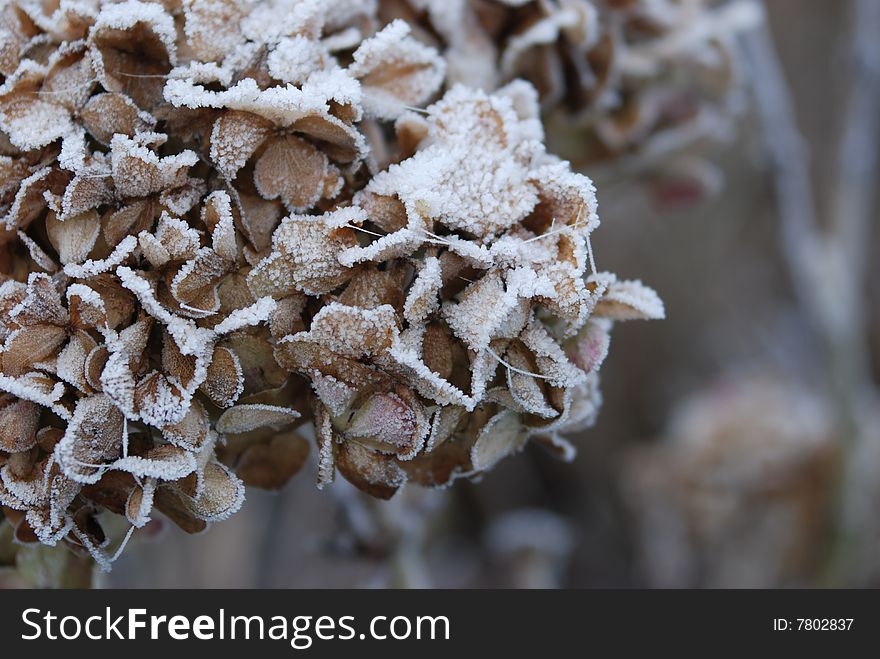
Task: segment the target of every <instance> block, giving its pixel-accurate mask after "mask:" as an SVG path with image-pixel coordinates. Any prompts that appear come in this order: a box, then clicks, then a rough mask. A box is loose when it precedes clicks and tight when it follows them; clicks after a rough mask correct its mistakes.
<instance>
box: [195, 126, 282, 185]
mask: <svg viewBox="0 0 880 659" xmlns="http://www.w3.org/2000/svg"><path fill="white" fill-rule="evenodd" d="M272 128H273V124H272V122H271V121H269V120H268V119H264V118H263V117H260V116H257V115H255V114H252V113H250V112H239V111H237V110H229V111H227V112H224V113H223V114H221V115H220V116H219V117H218V118H217V121H215V122H214V128H213V130H212V131H211V152H210V155H211V160H212V161H213V162H214V165H215V166H216V167H217V171H219V172H220V174H221V175H222V176H224V177H225V178H227V179H229V180H232V179H234V178H235V176H236V174H238V170H240V169H241V168H242V167H244V166H245V163H247V161H248V160H250V158H251V156H252V155H254V153H255V152H256V151H257V149H258V148H259V147H260V145H261V144H262V143H263V142H264V141H265V139H266V138H267V137H269V135H270V133H271V132H272Z"/></svg>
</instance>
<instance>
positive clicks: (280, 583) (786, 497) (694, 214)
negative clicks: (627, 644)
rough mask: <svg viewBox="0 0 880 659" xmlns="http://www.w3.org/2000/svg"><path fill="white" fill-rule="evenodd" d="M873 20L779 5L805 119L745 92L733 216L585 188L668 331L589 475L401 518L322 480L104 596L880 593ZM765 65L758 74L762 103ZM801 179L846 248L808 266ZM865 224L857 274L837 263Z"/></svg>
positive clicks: (597, 438)
mask: <svg viewBox="0 0 880 659" xmlns="http://www.w3.org/2000/svg"><path fill="white" fill-rule="evenodd" d="M875 4H876V3H875ZM855 5H856V3H851V2H832V1H830V0H810V1H809V2H806V1H804V0H772V2H769V3H768V8H767V10H768V21H769V31H770V33H771V35H772V38H773V40H774V41H775V44H776V49H777V50H778V54H779V60H780V62H781V65H782V70H783V72H784V75H785V77H786V78H787V81H788V86H789V88H790V93H791V99H790V100H791V105H792V107H791V108H789V109H790V112H788V114H787V115H786V114H785V113H781V112H775V113H774V112H773V111H772V110H773V107H774V106H773V103H776V104H777V105H778V103H779V100H778V99H775V100H774V99H768V98H766V97H765V98H764V99H763V101H761V100H757V101H756V99H755V97H754V96H753V95H752V94H751V90H750V89H746V90H745V92H746V94H745V95H744V97H743V99H742V103H741V105H742V111H741V113H740V115H739V116H738V118H737V121H736V123H737V125H736V129H737V130H736V134H735V137H734V138H733V139H729V140H728V141H727V143H726V144H724V145H721V146H720V147H719V146H715V147H713V148H712V150H711V151H710V152H706V151H704V152H703V154H702V155H703V156H706V155H707V153H708V156H709V157H710V159H711V161H712V162H713V163H714V166H715V167H716V168H717V171H715V170H712V171H711V172H710V173H711V177H710V178H713V180H714V179H717V180H719V181H720V180H722V179H723V185H722V186H720V187H719V186H715V187H718V189H717V190H715V191H714V193H713V194H709V195H703V197H704V198H701V199H699V200H697V201H691V203H687V204H681V203H676V199H674V198H673V199H672V200H670V199H669V198H664V197H663V196H662V195H660V196H658V194H656V192H657V190H656V186H653V187H652V183H651V182H649V181H645V180H641V179H639V178H638V177H637V175H635V174H628V173H621V172H608V171H603V170H600V169H591V168H590V167H587V168H586V170H585V171H586V173H588V174H590V175H593V176H594V177H595V179H596V180H597V186H598V189H599V201H600V215H601V218H602V225H601V227H600V228H599V229H598V230H597V231H596V232H595V233H594V234H593V246H594V249H595V253H596V256H597V260H598V266H599V268H600V269H607V270H611V271H614V272H616V273H618V274H620V275H621V276H623V277H634V276H639V277H641V278H642V280H643V281H644V282H645V283H647V284H649V285H650V286H652V287H654V288H656V290H657V291H658V292H659V293H660V295H661V296H662V297H663V299H664V301H665V303H666V310H667V320H665V321H662V322H653V323H650V324H647V323H638V324H622V325H620V326H619V327H617V328H616V331H615V332H614V334H613V339H612V344H613V348H612V350H611V352H610V356H609V358H608V360H607V361H606V363H605V365H604V366H603V369H602V380H603V381H602V389H603V393H604V397H605V403H604V408H603V409H602V412H601V414H600V417H599V420H598V423H597V424H596V426H595V427H593V428H591V429H589V430H588V431H586V432H584V433H582V435H581V436H579V437H577V438H574V439H575V444H576V445H577V446H578V449H579V453H578V456H577V458H576V459H575V460H574V461H573V462H571V463H562V462H559V461H557V460H555V459H554V458H553V457H552V456H550V455H549V454H547V453H545V452H544V451H543V450H542V449H540V448H538V447H529V448H528V449H527V450H526V451H525V452H524V453H523V454H522V455H519V456H517V457H514V458H511V459H508V460H506V461H504V462H503V463H502V464H500V465H499V466H498V468H496V469H495V470H494V471H492V472H491V473H490V474H488V475H487V476H486V477H485V478H484V479H483V480H482V482H479V483H468V482H458V483H456V484H455V486H454V487H452V488H451V489H450V490H447V491H423V490H418V489H416V488H408V489H406V491H404V492H403V493H402V494H400V495H398V496H397V497H395V499H393V500H392V501H390V502H378V501H368V500H366V498H364V497H362V496H361V495H359V494H358V493H357V492H356V491H355V490H354V489H353V488H351V487H350V486H348V485H347V483H345V482H344V481H341V480H340V481H338V482H337V483H336V484H335V485H334V486H333V487H331V488H330V489H329V490H328V491H324V492H319V491H318V490H316V488H315V486H314V480H313V478H310V476H309V474H308V473H305V472H303V473H301V474H300V475H299V476H297V477H296V478H294V479H292V481H291V482H290V484H289V485H288V486H287V487H286V488H285V489H284V490H282V491H281V492H280V493H277V494H270V493H265V492H260V491H256V490H251V491H249V493H248V499H247V502H246V503H245V505H244V508H243V509H242V510H241V511H240V512H239V513H238V514H236V515H234V516H233V517H232V518H231V519H230V520H228V521H226V522H223V523H220V524H216V525H214V527H213V528H212V529H211V530H210V532H209V533H207V534H205V535H201V536H186V535H185V534H183V533H182V532H180V531H179V530H178V529H176V528H166V529H157V530H156V533H157V534H158V535H161V536H162V539H161V540H162V541H161V542H151V541H150V540H149V539H146V538H143V537H140V538H138V537H137V536H136V538H135V540H133V541H132V543H131V544H130V545H129V547H128V549H127V551H126V553H125V555H124V556H123V557H122V558H121V559H120V560H119V561H118V563H117V564H116V566H115V569H114V571H113V572H112V573H111V574H110V575H106V576H104V577H102V579H103V581H102V583H103V584H104V585H106V586H111V587H283V588H290V587H387V586H418V587H422V586H426V587H427V586H430V587H444V588H456V587H524V586H529V587H575V588H581V587H712V586H716V587H717V586H721V587H753V586H806V585H813V586H827V585H840V586H880V565H878V564H877V563H880V561H878V559H876V558H874V556H875V555H880V551H877V547H878V544H877V542H878V539H880V531H878V527H880V482H878V481H880V478H878V477H876V476H875V472H876V471H877V467H880V448H878V445H880V423H878V422H877V419H880V406H878V404H877V403H876V399H875V398H874V391H873V385H872V384H871V383H872V382H876V381H877V376H878V375H880V372H878V371H880V323H878V321H880V318H878V308H880V305H878V302H880V288H878V287H877V286H876V283H877V277H878V261H877V258H876V256H877V247H878V241H877V234H876V228H875V224H876V222H875V221H874V220H875V218H876V205H873V204H872V203H871V191H872V189H873V187H874V185H875V183H877V182H878V173H877V169H876V167H875V166H874V164H875V163H874V160H873V158H872V154H873V153H874V152H876V150H877V148H878V146H880V144H878V143H877V139H876V138H877V131H876V127H875V125H874V124H876V122H878V121H880V112H877V111H876V110H877V105H876V102H874V101H876V93H874V95H873V97H872V96H871V93H872V92H871V89H869V87H870V86H869V85H868V86H866V85H863V84H862V82H861V81H862V80H863V78H862V77H859V76H866V77H867V78H868V79H871V76H872V71H871V70H867V71H866V70H863V69H865V65H864V63H863V65H861V66H859V65H857V64H854V62H853V52H852V51H853V45H854V39H855V37H854V34H853V25H854V24H855V23H856V22H855V21H854V20H853V18H854V13H853V12H854V7H855ZM874 13H876V12H874ZM876 35H877V33H875V34H874V36H875V38H876ZM759 41H760V40H759ZM763 45H764V46H766V43H764V44H763ZM759 46H760V43H759ZM759 50H760V48H759ZM759 63H760V66H759V69H760V74H759V75H757V76H756V75H755V73H754V70H753V71H751V72H749V71H748V68H747V66H746V74H745V75H744V81H745V82H746V83H747V84H749V85H751V83H754V87H755V88H756V89H757V88H759V87H760V85H761V83H760V81H759V80H758V78H762V76H763V78H766V76H765V74H767V71H765V70H763V69H762V68H760V67H763V66H766V65H767V63H766V61H763V60H759ZM744 64H745V65H748V57H745V58H744ZM868 68H869V69H870V67H868ZM771 73H772V72H771ZM873 73H876V71H874V72H873ZM874 78H876V76H874ZM765 82H766V79H765ZM770 82H771V83H772V82H773V80H772V78H771V79H770ZM771 86H772V85H771ZM875 87H876V85H875ZM853 90H855V91H853ZM859 90H861V91H859ZM770 91H771V92H772V89H771V90H770ZM852 95H854V96H855V99H853V98H852ZM865 96H867V98H863V97H865ZM762 103H763V105H762ZM860 103H861V105H860ZM866 103H867V105H865V104H866ZM872 103H873V104H872ZM762 108H763V110H762ZM776 109H779V108H778V107H777V108H776ZM768 110H769V111H768ZM780 116H781V118H780ZM786 123H788V124H789V125H788V126H787V128H786V126H785V124H786ZM768 125H769V126H770V131H769V134H768V133H767V131H766V130H765V129H766V128H767V127H768ZM792 130H795V131H799V132H800V135H801V137H802V142H799V140H800V139H801V138H799V137H798V136H797V134H796V133H791V131H792ZM792 136H793V137H794V138H795V139H794V141H792V140H791V139H789V140H788V142H787V143H786V139H787V137H788V138H790V137H792ZM768 138H769V139H768ZM774 141H775V142H776V144H775V146H774V144H773V142H774ZM768 144H770V147H769V148H768ZM786 144H787V146H786ZM793 144H794V146H795V147H797V148H792V145H793ZM570 147H571V145H569V148H570ZM786 149H788V150H787V151H786ZM841 149H843V155H842V156H841V155H840V154H841ZM847 149H849V151H848V150H847ZM853 154H855V155H853ZM850 157H854V158H855V159H856V160H857V161H858V162H857V163H856V165H860V166H853V167H848V166H847V163H848V162H849V159H850ZM850 164H851V163H850ZM804 167H806V168H807V169H806V170H804V169H803V168H804ZM804 173H805V174H806V178H805V177H804V176H802V174H804ZM786 181H787V182H788V183H786ZM798 181H800V183H801V184H803V183H804V181H806V183H807V184H808V185H807V188H808V189H807V193H808V196H809V197H810V198H811V202H808V203H812V204H813V206H814V208H815V216H816V219H815V223H816V225H817V226H816V227H813V228H817V229H818V231H819V232H820V233H819V234H818V235H821V236H829V235H830V236H831V237H832V238H829V239H828V240H824V241H819V242H820V245H819V246H818V247H816V246H815V245H814V248H816V249H814V251H813V252H809V251H808V250H807V254H806V257H803V256H801V257H799V256H798V255H797V254H798V248H797V246H796V245H794V246H793V245H792V244H789V243H790V242H791V241H792V240H794V241H798V240H801V239H805V236H803V235H799V232H798V224H797V223H798V222H806V221H807V219H809V218H804V217H794V218H792V217H791V214H792V210H793V209H794V210H795V211H796V210H797V209H798V206H797V202H796V200H792V199H791V198H789V199H788V201H787V202H786V201H784V200H783V197H785V196H786V195H788V197H792V196H794V197H797V195H798V194H801V196H802V197H803V194H802V193H803V189H802V188H803V187H804V186H803V185H801V186H800V188H799V187H798ZM780 186H781V187H780ZM634 190H637V191H638V193H637V194H634ZM780 191H782V192H783V196H780ZM667 197H668V196H667ZM781 200H783V203H782V204H780V201H781ZM785 213H788V215H789V217H788V218H787V220H784V219H783V217H784V215H785ZM795 215H797V213H795ZM786 221H787V222H789V224H788V225H786V224H785V222H786ZM849 222H852V223H854V224H855V225H857V226H859V227H861V229H862V230H863V233H861V234H858V233H856V239H855V240H853V241H851V244H849V245H846V249H853V250H855V252H856V253H858V254H859V256H858V257H853V255H852V254H850V253H849V252H847V251H846V249H843V248H841V249H840V250H838V249H837V247H838V246H839V245H837V243H835V242H834V236H844V237H845V236H846V235H848V234H847V231H848V229H847V227H849V226H851V225H850V224H848V223H849ZM786 227H787V229H786ZM802 229H803V230H804V231H807V230H808V229H810V226H808V225H807V226H806V227H805V228H803V227H802ZM841 242H843V243H845V242H846V240H845V239H843V238H842V239H841ZM799 258H800V260H798V259H799ZM862 263H864V268H861V267H860V264H862ZM810 273H813V274H812V276H813V279H812V280H811V279H810V277H811V275H810ZM823 287H824V288H823ZM169 526H170V525H169Z"/></svg>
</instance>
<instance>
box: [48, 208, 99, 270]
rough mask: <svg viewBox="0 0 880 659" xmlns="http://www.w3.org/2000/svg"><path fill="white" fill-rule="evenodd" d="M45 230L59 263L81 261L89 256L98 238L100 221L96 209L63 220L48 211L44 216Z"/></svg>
mask: <svg viewBox="0 0 880 659" xmlns="http://www.w3.org/2000/svg"><path fill="white" fill-rule="evenodd" d="M46 232H47V233H48V234H49V242H51V243H52V247H54V248H55V249H56V251H57V252H58V258H59V259H60V260H61V263H63V264H64V265H67V264H68V263H82V262H83V261H85V260H86V259H87V258H88V257H89V253H90V252H91V251H92V248H93V247H94V246H95V242H96V241H97V240H98V234H99V233H100V232H101V223H100V221H99V220H98V213H97V211H94V210H92V211H86V212H85V213H82V214H80V215H76V216H73V217H68V218H67V219H66V220H64V221H63V222H62V221H61V220H59V219H58V218H57V217H56V215H55V213H53V212H51V211H50V212H49V215H48V216H47V217H46Z"/></svg>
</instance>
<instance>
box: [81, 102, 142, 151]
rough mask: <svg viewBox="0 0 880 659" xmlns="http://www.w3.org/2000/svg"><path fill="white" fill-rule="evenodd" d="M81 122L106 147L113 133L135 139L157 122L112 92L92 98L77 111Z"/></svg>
mask: <svg viewBox="0 0 880 659" xmlns="http://www.w3.org/2000/svg"><path fill="white" fill-rule="evenodd" d="M80 119H81V120H82V122H83V126H85V128H86V130H87V131H89V133H91V134H92V136H94V138H95V139H96V140H98V141H99V142H101V143H102V144H108V145H109V144H110V140H111V139H113V136H114V135H115V134H116V133H120V134H122V135H126V136H127V137H134V136H135V135H136V134H137V133H141V132H145V131H149V130H151V129H152V128H153V126H154V125H155V123H156V120H155V119H154V118H153V117H151V116H150V115H148V114H146V113H145V112H143V111H141V110H140V109H139V108H138V106H137V105H135V104H134V102H133V101H132V100H131V99H130V98H128V96H126V95H124V94H116V93H113V92H108V93H103V94H96V95H95V96H92V97H91V98H90V99H89V101H88V103H86V105H85V107H83V109H82V111H81V112H80Z"/></svg>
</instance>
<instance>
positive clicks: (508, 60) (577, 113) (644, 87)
mask: <svg viewBox="0 0 880 659" xmlns="http://www.w3.org/2000/svg"><path fill="white" fill-rule="evenodd" d="M379 5H380V13H381V15H382V17H383V19H384V20H390V19H392V18H394V17H402V18H405V19H406V20H408V21H410V22H411V23H413V24H414V25H415V26H417V27H416V28H415V31H416V34H417V35H418V36H419V38H420V39H422V40H424V41H425V42H426V43H429V44H432V45H435V46H436V47H437V48H438V49H440V50H441V52H443V54H444V57H445V58H446V60H447V61H448V63H449V75H448V80H449V82H450V83H451V84H454V83H456V82H458V83H462V84H467V85H470V86H476V87H480V88H482V89H495V88H497V87H498V86H500V85H503V84H506V83H507V82H509V81H511V80H513V79H516V78H524V79H526V80H529V81H530V82H531V83H532V84H533V85H534V86H535V87H536V88H537V89H538V91H539V93H540V96H541V103H542V108H543V110H544V111H545V112H546V113H547V114H548V115H549V116H550V117H552V121H551V122H550V137H551V138H553V140H552V141H553V143H555V144H560V145H564V144H565V143H566V142H567V141H571V139H572V137H574V136H576V138H577V145H578V146H577V152H576V153H575V152H573V154H572V158H574V159H576V163H577V165H578V166H589V165H593V164H599V163H610V162H616V161H618V160H619V159H621V158H624V157H630V156H632V157H635V159H636V160H637V161H639V166H640V167H642V168H644V167H651V168H653V169H657V168H659V166H660V163H659V162H657V161H658V157H659V156H660V155H666V156H668V154H669V153H670V152H674V153H678V152H681V150H682V148H683V147H685V146H690V147H693V146H694V144H695V143H697V142H700V141H704V140H707V139H715V138H718V137H721V136H722V135H724V134H726V133H729V132H730V123H731V121H732V119H733V118H734V117H735V114H736V113H735V107H736V104H737V99H738V97H739V94H738V90H739V87H740V85H739V78H740V75H739V66H738V53H737V47H736V43H735V37H736V36H737V35H738V34H739V33H741V32H742V31H744V30H746V29H749V28H751V27H753V26H754V25H756V24H757V23H758V22H760V20H761V12H760V8H759V7H758V5H757V4H756V3H754V2H752V1H751V0H727V1H725V2H713V1H711V0H379ZM693 162H694V159H693V157H691V158H690V159H685V158H684V157H683V156H682V157H681V158H679V159H678V160H677V161H676V162H675V163H673V164H670V163H664V164H663V166H664V169H666V168H668V170H669V171H668V172H667V174H668V175H670V176H671V175H673V174H674V173H675V172H674V171H673V170H677V169H680V170H682V171H681V172H680V173H681V174H682V175H684V174H685V173H687V174H695V173H696V170H695V168H694V167H693V166H692V165H693ZM686 168H687V169H688V170H689V171H688V172H685V171H684V170H685V169H686ZM678 178H679V180H681V177H678Z"/></svg>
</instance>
